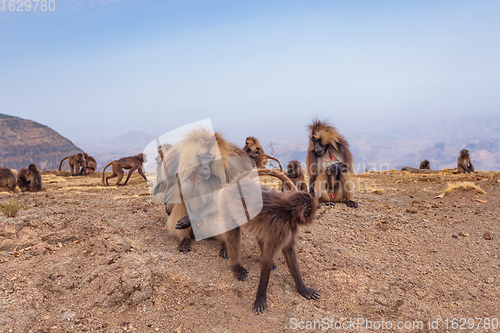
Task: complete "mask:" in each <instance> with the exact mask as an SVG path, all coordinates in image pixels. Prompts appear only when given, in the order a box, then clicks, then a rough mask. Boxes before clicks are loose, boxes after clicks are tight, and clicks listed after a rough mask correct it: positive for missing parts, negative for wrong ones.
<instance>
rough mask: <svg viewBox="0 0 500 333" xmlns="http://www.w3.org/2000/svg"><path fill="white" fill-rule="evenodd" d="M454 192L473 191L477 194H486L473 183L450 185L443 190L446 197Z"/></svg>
mask: <svg viewBox="0 0 500 333" xmlns="http://www.w3.org/2000/svg"><path fill="white" fill-rule="evenodd" d="M455 190H464V191H474V192H476V193H479V194H486V192H485V191H484V190H483V189H482V188H480V187H479V186H477V185H476V184H474V183H473V182H458V183H450V184H448V186H447V187H446V189H445V190H444V193H445V194H446V195H448V194H450V193H451V192H453V191H455Z"/></svg>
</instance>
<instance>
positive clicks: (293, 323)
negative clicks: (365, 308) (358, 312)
mask: <svg viewBox="0 0 500 333" xmlns="http://www.w3.org/2000/svg"><path fill="white" fill-rule="evenodd" d="M424 327H425V324H424V321H397V322H393V321H391V320H384V319H378V320H370V319H367V318H347V319H344V320H338V319H332V318H322V319H321V320H300V319H298V318H290V323H289V328H290V329H292V330H308V331H309V330H323V331H328V330H331V331H346V330H351V331H353V330H354V331H356V330H376V331H381V330H394V329H396V330H412V331H413V330H423V329H424Z"/></svg>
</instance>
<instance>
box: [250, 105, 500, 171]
mask: <svg viewBox="0 0 500 333" xmlns="http://www.w3.org/2000/svg"><path fill="white" fill-rule="evenodd" d="M417 120H418V122H420V123H421V122H422V121H423V120H422V119H417ZM334 125H335V124H334ZM338 130H339V132H340V133H341V134H343V135H344V136H345V137H346V139H347V141H348V142H349V144H350V147H351V152H352V153H353V155H354V168H355V169H356V170H355V171H356V172H365V171H367V170H379V171H383V170H390V169H401V168H402V167H404V166H412V167H416V168H418V167H419V165H420V162H421V161H423V160H425V159H427V160H429V161H430V163H431V168H432V169H435V170H437V169H444V168H455V167H456V166H457V159H458V156H459V154H460V150H462V149H468V150H469V152H470V155H471V159H472V163H473V164H474V166H475V167H476V169H477V170H484V171H493V170H500V114H498V113H495V114H490V115H488V116H482V117H481V116H476V115H471V116H460V117H457V118H454V119H444V120H439V121H438V120H432V121H429V123H425V124H418V123H417V122H415V124H411V125H406V126H400V127H395V128H392V129H389V130H386V131H384V132H375V131H364V132H357V131H346V130H343V129H342V128H338ZM302 136H303V139H300V141H299V140H298V139H295V142H286V143H282V144H277V143H273V144H272V145H273V147H274V150H275V153H276V154H275V155H276V157H277V158H278V159H279V160H280V161H281V163H282V164H283V165H286V163H288V161H290V160H293V159H296V160H298V161H300V162H302V163H305V158H306V155H307V140H308V139H307V136H306V135H302ZM259 139H260V141H261V142H262V143H263V145H264V150H265V151H266V153H268V151H269V143H270V142H272V139H269V138H265V137H262V138H259Z"/></svg>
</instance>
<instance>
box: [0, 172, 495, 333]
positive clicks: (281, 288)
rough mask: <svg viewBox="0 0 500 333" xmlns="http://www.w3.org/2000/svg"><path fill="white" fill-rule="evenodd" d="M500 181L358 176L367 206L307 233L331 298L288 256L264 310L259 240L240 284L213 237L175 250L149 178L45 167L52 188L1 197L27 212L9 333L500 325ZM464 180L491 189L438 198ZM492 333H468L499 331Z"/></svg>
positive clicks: (9, 281) (2, 251) (6, 295)
mask: <svg viewBox="0 0 500 333" xmlns="http://www.w3.org/2000/svg"><path fill="white" fill-rule="evenodd" d="M499 179H500V173H498V172H487V173H486V172H478V173H476V174H474V175H457V174H453V173H452V172H451V171H442V172H433V173H429V174H412V173H408V172H401V171H388V172H382V173H378V172H374V173H365V174H360V175H357V176H355V177H354V181H355V182H356V183H357V184H358V187H359V190H358V192H357V193H356V200H357V201H358V202H359V208H357V209H354V208H348V207H347V206H346V205H345V204H336V205H335V206H333V207H326V206H324V207H322V208H321V209H320V210H319V213H318V217H317V219H316V223H315V224H314V225H312V226H310V227H307V228H303V229H302V230H301V232H300V235H301V236H300V242H299V250H298V252H299V254H298V256H299V261H300V266H301V269H302V274H303V279H304V281H305V283H306V285H307V286H309V287H313V288H315V289H317V290H319V292H320V294H321V299H320V300H317V301H314V300H306V299H304V298H303V297H302V296H300V295H299V294H298V293H297V292H296V290H295V287H294V284H293V280H292V278H291V276H290V274H289V272H288V269H287V267H286V264H285V261H284V258H282V257H279V258H278V259H277V260H276V264H277V269H276V270H275V271H273V272H272V274H271V279H270V284H269V289H268V308H267V309H266V310H265V312H264V314H261V315H256V314H254V313H253V312H252V305H253V301H254V297H255V292H256V289H257V284H258V279H259V251H258V246H257V244H256V242H255V241H254V239H252V238H251V237H250V236H249V235H248V234H244V235H243V261H244V264H245V265H246V268H247V269H248V270H249V271H250V273H249V276H248V278H247V280H246V281H244V282H240V281H236V280H235V278H234V277H233V275H232V272H231V271H230V269H229V267H228V261H227V260H225V259H222V258H220V257H219V256H218V253H219V244H218V243H217V242H216V241H212V240H205V241H199V242H194V243H193V246H192V247H193V250H192V251H191V252H190V253H188V254H181V253H180V252H178V251H177V244H178V241H177V240H176V239H174V238H173V237H172V236H171V235H169V233H168V232H167V230H165V229H164V227H165V225H166V221H167V215H166V214H165V210H164V207H163V205H162V204H161V203H157V202H154V201H152V200H151V199H150V197H149V196H142V195H141V194H144V193H146V192H147V187H146V184H145V182H144V180H143V179H142V178H140V177H138V175H134V176H133V177H132V178H131V180H130V183H129V184H128V185H127V186H120V187H117V186H114V185H113V186H108V187H104V186H101V185H100V174H95V175H91V176H87V177H71V176H69V173H63V175H62V176H61V175H59V174H57V173H55V172H44V173H43V180H44V182H45V184H46V186H47V190H46V191H43V192H39V193H29V192H28V193H21V194H12V195H9V194H7V193H2V194H0V204H5V203H8V202H9V201H10V200H15V201H17V202H19V204H20V205H21V206H22V207H23V209H22V210H20V211H19V212H18V214H17V216H16V217H13V218H10V217H6V216H4V215H3V214H2V215H1V216H0V332H83V331H85V332H125V331H127V332H134V331H135V332H267V331H269V332H282V331H292V328H294V323H297V325H298V324H301V327H304V328H305V327H306V325H312V324H311V323H312V321H315V320H316V321H321V320H323V323H324V322H325V320H328V321H329V323H332V322H331V321H330V320H332V321H333V322H335V321H341V322H349V320H356V318H366V319H369V320H371V321H379V322H380V321H381V320H384V321H386V322H387V321H390V322H391V323H392V324H393V325H396V323H397V322H398V321H405V322H406V321H408V322H412V321H422V322H423V323H424V329H421V330H418V331H429V332H444V331H447V329H446V326H445V324H444V320H445V319H448V320H449V328H448V331H453V330H452V329H451V320H452V319H453V318H490V319H491V318H498V319H500V287H499V286H500V279H499V275H500V243H499V237H500V214H499V210H500V208H499V205H498V202H499V198H500V182H499ZM458 181H472V182H473V183H474V184H475V185H477V186H479V187H480V188H482V189H483V190H484V191H486V194H479V193H477V192H474V191H464V190H456V191H453V192H452V193H450V194H448V195H446V196H444V197H442V198H435V197H436V196H437V195H438V194H440V193H441V192H443V190H444V189H445V188H446V186H447V184H448V183H454V182H458ZM111 182H112V184H114V181H111ZM485 233H486V234H485ZM488 233H489V234H488ZM486 238H487V239H486ZM438 318H439V319H440V320H441V321H440V322H439V324H440V325H439V327H438V328H437V329H429V326H428V325H429V324H428V323H429V321H431V322H432V321H435V320H436V319H438ZM300 322H302V323H300ZM477 323H478V322H477V321H476V324H477ZM316 325H318V323H316ZM308 328H311V326H308ZM320 328H321V327H319V326H316V330H315V331H318V332H319V331H321V329H320ZM323 328H325V327H324V326H323ZM486 328H487V327H485V326H480V327H478V328H474V329H467V330H465V331H468V332H469V331H481V332H488V331H491V332H493V331H494V330H493V329H492V328H490V329H486ZM307 331H311V329H309V330H307ZM338 331H344V332H345V331H357V332H365V331H379V330H377V329H374V328H372V329H369V328H367V327H364V326H360V327H358V329H357V330H354V329H353V328H352V326H351V327H349V328H347V329H344V330H338ZM386 331H387V332H389V331H401V330H398V329H397V328H395V327H393V328H392V329H389V330H386ZM406 331H415V329H407V330H406ZM461 331H462V332H464V330H461Z"/></svg>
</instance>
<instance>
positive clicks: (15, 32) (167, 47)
mask: <svg viewBox="0 0 500 333" xmlns="http://www.w3.org/2000/svg"><path fill="white" fill-rule="evenodd" d="M55 3H56V9H55V11H54V12H40V11H38V12H35V13H34V12H29V13H27V12H19V13H18V12H9V11H8V10H7V11H6V12H0V103H1V104H0V112H1V113H7V114H11V115H15V116H20V117H23V118H28V119H32V120H36V121H38V122H40V123H43V124H46V125H49V126H51V127H52V128H54V129H55V130H57V131H58V132H60V133H61V134H62V135H64V136H66V137H68V138H70V139H71V140H73V141H77V142H78V141H79V142H91V141H97V140H99V139H102V138H110V137H114V136H117V135H120V134H123V133H126V132H129V131H133V130H138V131H145V132H149V133H151V134H158V135H159V134H162V133H165V132H168V131H170V130H172V129H175V128H176V127H179V126H182V125H185V124H187V123H190V122H193V121H197V120H201V119H205V118H211V119H212V122H213V124H214V127H215V128H216V130H220V131H222V132H223V133H227V136H229V138H230V139H231V140H236V141H241V142H243V139H244V137H246V136H249V135H256V136H264V137H266V138H270V139H273V138H274V137H280V136H282V137H283V136H284V137H287V136H290V137H294V136H296V135H300V136H302V135H304V133H305V125H306V124H307V123H308V122H309V121H310V120H311V119H312V118H313V117H315V116H318V117H320V118H328V119H329V120H330V121H331V122H332V123H334V124H335V125H337V127H338V128H339V129H340V130H341V132H342V131H347V132H354V131H363V130H371V129H374V128H376V129H381V130H382V129H383V128H388V127H391V126H394V125H398V124H407V123H412V122H416V121H420V122H423V123H425V121H427V120H428V121H434V120H435V119H441V118H444V117H449V116H454V115H460V114H472V115H474V114H489V113H493V112H499V110H500V108H499V106H500V99H499V98H498V97H497V95H498V91H499V86H500V85H499V83H500V66H499V59H500V20H498V17H500V2H498V1H474V2H472V1H460V0H453V1H180V0H177V1H148V0H145V1H119V0H117V1H111V0H108V1H105V0H93V1H79V0H75V1H63V0H59V1H57V0H56V1H55Z"/></svg>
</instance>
